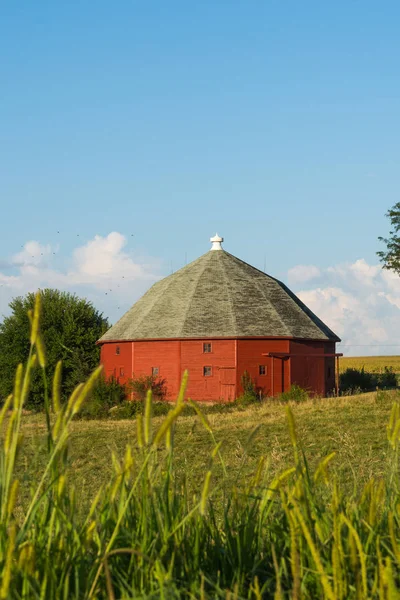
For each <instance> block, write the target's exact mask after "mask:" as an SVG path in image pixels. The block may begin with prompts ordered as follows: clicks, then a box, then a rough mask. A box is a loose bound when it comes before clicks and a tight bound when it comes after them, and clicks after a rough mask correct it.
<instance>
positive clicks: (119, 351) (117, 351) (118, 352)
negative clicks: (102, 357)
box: [115, 346, 121, 354]
mask: <svg viewBox="0 0 400 600" xmlns="http://www.w3.org/2000/svg"><path fill="white" fill-rule="evenodd" d="M115 354H121V348H120V347H119V346H115Z"/></svg>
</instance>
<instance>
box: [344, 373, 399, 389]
mask: <svg viewBox="0 0 400 600" xmlns="http://www.w3.org/2000/svg"><path fill="white" fill-rule="evenodd" d="M339 386H340V391H341V394H342V395H351V394H356V393H361V392H371V391H373V390H376V389H377V388H381V389H388V388H395V387H397V378H396V373H395V372H394V370H393V368H392V367H385V370H384V372H383V373H369V372H368V371H365V370H364V367H363V368H362V369H352V368H349V369H346V370H345V371H343V373H340V376H339Z"/></svg>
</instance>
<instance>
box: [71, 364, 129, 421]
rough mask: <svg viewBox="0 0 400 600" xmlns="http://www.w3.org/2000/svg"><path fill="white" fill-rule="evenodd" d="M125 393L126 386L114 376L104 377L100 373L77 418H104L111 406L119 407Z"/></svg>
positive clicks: (126, 392)
mask: <svg viewBox="0 0 400 600" xmlns="http://www.w3.org/2000/svg"><path fill="white" fill-rule="evenodd" d="M127 394H128V390H127V388H126V386H125V385H123V384H121V383H119V381H117V379H116V378H115V377H110V378H108V379H106V378H105V377H104V375H101V376H100V377H99V379H98V381H97V383H96V385H95V386H94V388H93V390H92V393H91V395H90V398H89V399H88V400H87V401H86V402H85V404H84V406H83V407H82V410H81V411H80V413H79V416H77V418H84V419H104V418H106V417H108V416H109V411H110V409H111V408H113V407H119V406H120V405H121V404H122V403H124V402H125V401H126V398H127Z"/></svg>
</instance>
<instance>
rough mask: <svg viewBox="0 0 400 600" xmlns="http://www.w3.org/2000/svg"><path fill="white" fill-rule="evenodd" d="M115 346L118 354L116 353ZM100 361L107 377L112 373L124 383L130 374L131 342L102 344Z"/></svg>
mask: <svg viewBox="0 0 400 600" xmlns="http://www.w3.org/2000/svg"><path fill="white" fill-rule="evenodd" d="M117 346H118V347H119V351H120V353H119V354H116V348H117ZM100 362H101V364H102V365H103V366H104V374H105V377H106V378H107V379H108V378H109V377H111V376H112V375H113V376H114V377H116V379H118V381H120V382H121V383H126V382H127V380H128V379H129V378H130V377H131V376H132V342H119V343H114V342H112V343H106V344H102V346H101V350H100Z"/></svg>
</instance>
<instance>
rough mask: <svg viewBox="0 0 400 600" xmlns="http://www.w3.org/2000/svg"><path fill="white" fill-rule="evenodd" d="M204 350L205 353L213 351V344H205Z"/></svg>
mask: <svg viewBox="0 0 400 600" xmlns="http://www.w3.org/2000/svg"><path fill="white" fill-rule="evenodd" d="M203 352H204V354H208V353H209V352H211V344H209V343H206V344H203Z"/></svg>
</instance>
